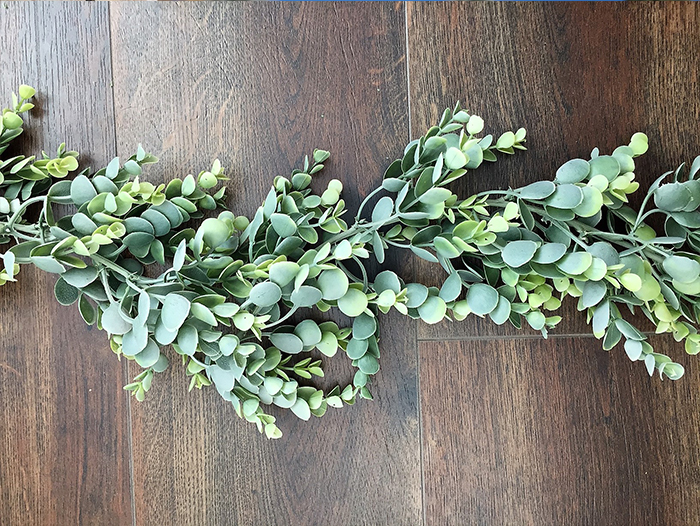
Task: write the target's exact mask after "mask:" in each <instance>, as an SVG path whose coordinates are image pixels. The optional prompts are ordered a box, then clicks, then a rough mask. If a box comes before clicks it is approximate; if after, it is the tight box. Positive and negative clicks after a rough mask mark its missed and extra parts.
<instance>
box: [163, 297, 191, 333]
mask: <svg viewBox="0 0 700 526" xmlns="http://www.w3.org/2000/svg"><path fill="white" fill-rule="evenodd" d="M189 313H190V300H188V299H187V298H185V297H184V296H182V295H180V294H174V293H170V294H168V295H167V296H166V297H165V300H164V301H163V310H162V311H161V313H160V317H161V320H163V325H164V326H165V328H166V329H167V330H168V331H170V332H174V331H177V330H178V329H179V328H180V327H181V326H182V324H183V323H184V322H185V320H186V319H187V316H188V315H189Z"/></svg>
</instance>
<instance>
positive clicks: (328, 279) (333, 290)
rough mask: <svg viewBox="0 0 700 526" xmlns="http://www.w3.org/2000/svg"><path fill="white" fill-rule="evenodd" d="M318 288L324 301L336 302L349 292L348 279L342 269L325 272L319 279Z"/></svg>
mask: <svg viewBox="0 0 700 526" xmlns="http://www.w3.org/2000/svg"><path fill="white" fill-rule="evenodd" d="M317 283H318V287H319V288H320V289H321V293H322V294H323V296H322V297H323V299H324V300H327V301H335V300H338V299H340V298H342V297H343V296H345V293H346V292H347V291H348V286H349V282H348V277H347V276H346V275H345V272H343V271H342V270H340V269H329V270H324V271H323V272H321V274H320V275H319V276H318V278H317Z"/></svg>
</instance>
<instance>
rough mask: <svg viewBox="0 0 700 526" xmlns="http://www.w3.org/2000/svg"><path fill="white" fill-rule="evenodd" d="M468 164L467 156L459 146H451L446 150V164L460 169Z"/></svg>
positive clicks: (451, 167) (454, 168)
mask: <svg viewBox="0 0 700 526" xmlns="http://www.w3.org/2000/svg"><path fill="white" fill-rule="evenodd" d="M466 164H467V158H466V156H465V155H464V154H463V153H462V151H461V150H460V149H459V148H455V147H451V148H448V149H447V151H446V152H445V166H447V167H448V168H449V169H450V170H458V169H460V168H462V167H463V166H464V165H466Z"/></svg>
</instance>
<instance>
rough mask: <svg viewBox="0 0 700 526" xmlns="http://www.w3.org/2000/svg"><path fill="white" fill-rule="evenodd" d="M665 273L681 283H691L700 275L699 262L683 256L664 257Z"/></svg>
mask: <svg viewBox="0 0 700 526" xmlns="http://www.w3.org/2000/svg"><path fill="white" fill-rule="evenodd" d="M663 267H664V270H665V271H666V273H667V274H668V275H669V276H671V277H672V278H673V279H675V280H676V281H679V282H681V283H691V282H693V281H695V280H696V279H697V278H698V276H700V263H698V262H697V261H695V260H694V259H690V258H687V257H684V256H670V257H667V258H666V259H664V261H663Z"/></svg>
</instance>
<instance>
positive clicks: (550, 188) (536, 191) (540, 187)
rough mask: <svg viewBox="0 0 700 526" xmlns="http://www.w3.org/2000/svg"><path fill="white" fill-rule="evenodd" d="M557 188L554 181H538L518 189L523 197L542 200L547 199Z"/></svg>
mask: <svg viewBox="0 0 700 526" xmlns="http://www.w3.org/2000/svg"><path fill="white" fill-rule="evenodd" d="M556 189H557V185H555V184H554V183H553V182H552V181H537V182H536V183H532V184H529V185H527V186H524V187H523V188H520V189H518V190H517V192H518V194H519V195H520V197H521V198H522V199H529V200H533V201H540V200H542V199H546V198H547V197H549V196H550V195H552V194H553V193H554V191H555V190H556Z"/></svg>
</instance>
